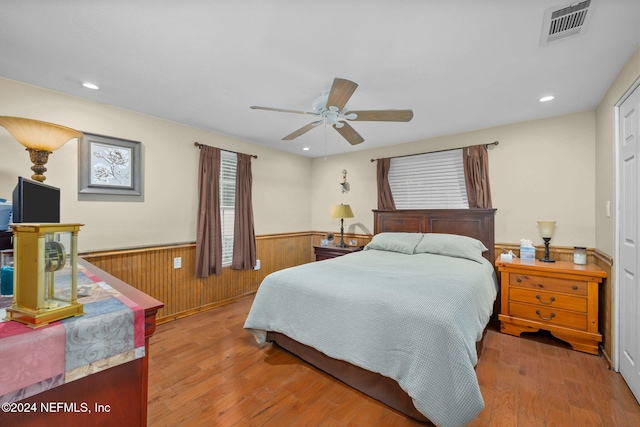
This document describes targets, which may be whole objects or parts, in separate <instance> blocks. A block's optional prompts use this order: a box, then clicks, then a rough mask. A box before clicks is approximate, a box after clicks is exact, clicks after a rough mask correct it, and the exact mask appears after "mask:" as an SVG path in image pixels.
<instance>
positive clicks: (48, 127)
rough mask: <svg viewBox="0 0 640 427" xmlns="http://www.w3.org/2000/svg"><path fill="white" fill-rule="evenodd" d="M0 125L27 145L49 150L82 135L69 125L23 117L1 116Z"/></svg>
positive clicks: (55, 148) (36, 148)
mask: <svg viewBox="0 0 640 427" xmlns="http://www.w3.org/2000/svg"><path fill="white" fill-rule="evenodd" d="M0 126H2V127H4V128H5V129H7V130H8V131H9V132H10V133H11V134H12V135H13V137H14V138H15V139H16V140H18V142H19V143H20V144H22V145H24V146H25V147H27V148H32V149H35V150H42V151H49V152H52V151H54V150H57V149H58V148H60V147H62V146H63V145H64V144H65V143H66V142H67V141H69V140H70V139H72V138H80V137H81V136H82V132H79V131H77V130H74V129H71V128H68V127H64V126H60V125H56V124H53V123H48V122H41V121H39V120H31V119H24V118H21V117H9V116H0Z"/></svg>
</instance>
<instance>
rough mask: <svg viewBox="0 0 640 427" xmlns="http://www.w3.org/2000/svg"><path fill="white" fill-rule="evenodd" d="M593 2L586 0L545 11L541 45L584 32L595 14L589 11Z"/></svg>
mask: <svg viewBox="0 0 640 427" xmlns="http://www.w3.org/2000/svg"><path fill="white" fill-rule="evenodd" d="M591 1H592V0H585V1H581V2H579V3H572V4H570V5H568V6H559V7H553V8H551V9H547V10H545V11H544V19H543V21H542V37H541V38H540V45H541V46H544V45H546V44H547V43H551V42H554V41H556V40H562V39H566V38H567V37H573V36H577V35H579V34H581V33H582V32H584V30H585V29H586V26H587V23H588V21H589V19H590V18H591V15H592V14H593V11H590V10H589V6H591Z"/></svg>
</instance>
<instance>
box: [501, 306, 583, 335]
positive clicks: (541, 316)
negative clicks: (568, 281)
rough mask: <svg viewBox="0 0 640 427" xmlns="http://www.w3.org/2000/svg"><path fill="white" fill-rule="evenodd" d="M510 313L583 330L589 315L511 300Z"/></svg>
mask: <svg viewBox="0 0 640 427" xmlns="http://www.w3.org/2000/svg"><path fill="white" fill-rule="evenodd" d="M509 314H510V315H511V316H514V317H520V318H522V319H530V320H535V321H536V322H541V323H548V324H551V325H558V326H564V327H567V328H572V329H577V330H581V331H586V330H587V315H586V314H580V313H575V312H572V311H565V310H559V309H553V308H548V307H540V306H536V305H530V304H521V303H518V302H509Z"/></svg>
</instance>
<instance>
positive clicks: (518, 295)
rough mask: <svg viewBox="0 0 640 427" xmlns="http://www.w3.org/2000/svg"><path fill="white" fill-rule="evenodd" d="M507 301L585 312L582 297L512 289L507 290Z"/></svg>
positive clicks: (585, 302) (585, 299)
mask: <svg viewBox="0 0 640 427" xmlns="http://www.w3.org/2000/svg"><path fill="white" fill-rule="evenodd" d="M509 300H510V301H518V302H525V303H529V304H533V305H538V306H541V307H547V308H562V309H565V310H572V311H579V312H580V313H586V312H587V298H584V297H574V296H570V295H564V294H556V293H550V292H544V291H534V290H529V289H521V288H515V287H514V288H510V289H509Z"/></svg>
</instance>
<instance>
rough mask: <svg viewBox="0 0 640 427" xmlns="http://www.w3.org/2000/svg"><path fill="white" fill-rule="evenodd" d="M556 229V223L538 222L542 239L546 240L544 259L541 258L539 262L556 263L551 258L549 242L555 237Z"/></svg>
mask: <svg viewBox="0 0 640 427" xmlns="http://www.w3.org/2000/svg"><path fill="white" fill-rule="evenodd" d="M555 227H556V222H555V221H538V230H539V231H540V237H542V240H544V258H540V259H539V260H538V261H542V262H556V261H555V260H553V259H550V258H549V241H550V240H551V236H553V230H554V228H555Z"/></svg>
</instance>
